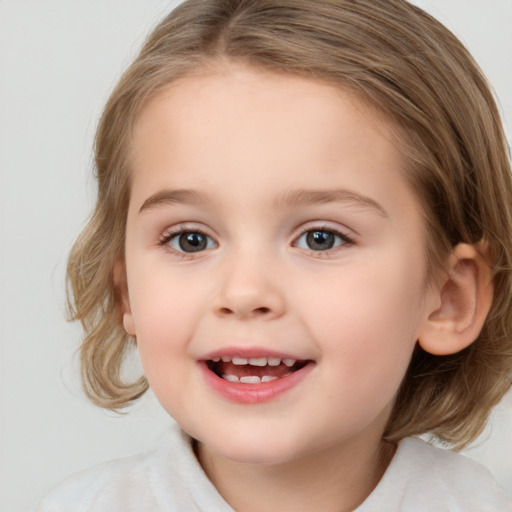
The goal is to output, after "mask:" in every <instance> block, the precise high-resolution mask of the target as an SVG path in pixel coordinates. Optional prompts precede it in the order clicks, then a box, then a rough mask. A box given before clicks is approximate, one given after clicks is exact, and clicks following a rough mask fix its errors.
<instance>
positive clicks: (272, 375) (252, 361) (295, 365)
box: [206, 356, 307, 384]
mask: <svg viewBox="0 0 512 512" xmlns="http://www.w3.org/2000/svg"><path fill="white" fill-rule="evenodd" d="M206 364H207V366H208V368H209V369H210V370H211V371H212V372H213V373H215V374H216V375H217V376H218V377H221V378H222V379H224V380H227V381H229V382H241V383H242V384H260V383H265V382H272V381H273V380H276V379H282V378H284V377H288V376H289V375H291V374H292V373H294V372H296V371H297V370H300V369H301V368H303V367H304V366H305V365H306V364H307V361H297V360H296V359H289V358H284V359H281V358H279V357H250V358H245V357H233V358H231V357H229V356H224V357H222V358H220V357H216V358H214V359H210V360H208V361H207V362H206Z"/></svg>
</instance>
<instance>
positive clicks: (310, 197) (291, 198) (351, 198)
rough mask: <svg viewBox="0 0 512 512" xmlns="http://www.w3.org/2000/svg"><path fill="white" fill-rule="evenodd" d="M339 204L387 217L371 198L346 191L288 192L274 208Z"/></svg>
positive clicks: (304, 190) (297, 190)
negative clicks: (360, 208) (353, 206)
mask: <svg viewBox="0 0 512 512" xmlns="http://www.w3.org/2000/svg"><path fill="white" fill-rule="evenodd" d="M339 202H342V203H349V204H350V203H352V204H354V205H356V206H362V207H363V208H365V209H368V210H370V211H373V212H374V213H377V214H378V215H379V216H381V217H388V213H387V212H386V210H385V209H384V208H383V207H382V206H381V205H380V204H379V203H377V201H375V200H373V199H372V198H371V197H368V196H365V195H363V194H359V193H358V192H354V191H352V190H346V189H334V190H332V189H328V190H307V189H293V190H288V191H287V192H285V193H284V194H283V196H282V197H280V198H279V199H278V200H277V201H276V206H277V207H280V206H308V205H314V204H327V203H339Z"/></svg>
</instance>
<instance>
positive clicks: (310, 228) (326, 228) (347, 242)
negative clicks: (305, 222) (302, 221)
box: [293, 226, 355, 256]
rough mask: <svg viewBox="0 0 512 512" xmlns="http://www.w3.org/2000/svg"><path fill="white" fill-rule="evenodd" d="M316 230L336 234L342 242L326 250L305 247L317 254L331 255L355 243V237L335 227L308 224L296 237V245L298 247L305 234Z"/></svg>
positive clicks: (294, 243)
mask: <svg viewBox="0 0 512 512" xmlns="http://www.w3.org/2000/svg"><path fill="white" fill-rule="evenodd" d="M314 232H316V233H330V234H332V235H334V236H335V237H338V238H339V239H340V240H341V243H339V244H338V245H336V246H334V247H331V248H329V249H326V250H315V249H311V248H303V249H305V250H307V251H310V253H311V254H314V255H315V256H323V255H329V254H331V253H332V252H334V251H336V250H339V248H340V247H342V246H345V245H355V240H354V239H353V238H351V237H349V236H348V235H347V234H345V233H342V232H341V231H339V230H337V229H334V228H332V227H330V226H308V227H306V228H304V229H303V230H302V231H301V233H300V235H299V236H298V237H296V238H295V240H294V242H293V245H294V247H298V245H297V243H298V242H299V240H300V239H301V238H302V237H303V236H304V235H306V234H307V233H314Z"/></svg>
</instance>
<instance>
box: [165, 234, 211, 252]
mask: <svg viewBox="0 0 512 512" xmlns="http://www.w3.org/2000/svg"><path fill="white" fill-rule="evenodd" d="M164 243H165V244H167V245H168V246H169V247H171V249H174V250H175V251H178V252H186V253H193V252H201V251H206V250H208V249H215V248H216V247H217V243H216V242H215V241H214V240H213V238H212V237H210V236H208V235H206V234H204V233H202V232H201V231H180V232H178V233H172V234H170V235H169V236H167V237H166V239H165V241H164Z"/></svg>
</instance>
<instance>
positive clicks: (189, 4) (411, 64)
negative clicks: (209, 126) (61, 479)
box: [68, 0, 512, 447]
mask: <svg viewBox="0 0 512 512" xmlns="http://www.w3.org/2000/svg"><path fill="white" fill-rule="evenodd" d="M219 59H228V60H232V61H233V60H234V61H241V62H244V63H248V64H250V65H252V66H256V67H259V68H263V69H266V70H270V71H275V72H279V73H289V74H295V75H300V76H303V77H309V78H311V79H315V80H321V81H327V82H330V83H333V84H336V85H338V86H340V87H343V88H345V89H347V90H350V91H353V92H355V93H356V94H358V95H359V96H360V97H362V98H364V99H366V100H367V101H368V102H369V103H371V104H372V105H373V106H374V107H376V108H377V109H378V110H379V111H380V112H382V113H383V114H384V115H385V117H386V118H387V119H389V120H391V121H392V123H391V124H392V125H393V126H397V127H398V129H397V130H396V134H395V135H396V136H397V137H399V139H400V140H399V145H400V149H401V150H402V151H403V153H404V155H405V157H406V162H407V164H408V165H407V179H408V180H409V181H410V183H411V186H412V187H413V189H414V191H415V192H416V194H417V196H418V198H419V200H420V202H421V204H422V207H423V210H424V214H425V221H426V222H425V224H426V228H427V240H428V242H427V258H428V261H429V264H430V266H431V269H439V268H442V262H443V261H445V256H446V255H447V254H448V252H449V251H450V250H451V249H452V248H453V247H454V246H455V245H456V244H457V243H459V242H467V243H476V242H478V241H480V240H485V241H486V242H487V243H488V245H489V249H490V253H491V255H492V260H493V261H492V273H493V285H494V290H495V292H494V302H493V306H492V309H491V312H490V314H489V316H488V319H487V321H486V323H485V325H484V328H483V330H482V332H481V334H480V336H479V337H478V339H477V340H476V341H475V342H474V343H473V344H472V345H471V346H470V347H468V348H467V349H465V350H463V351H462V352H459V353H457V354H454V355H451V356H434V355H431V354H428V353H426V352H424V351H423V350H422V349H421V348H419V347H418V348H417V349H416V351H415V353H414V356H413V358H412V361H411V364H410V367H409V370H408V373H407V375H406V377H405V379H404V382H403V384H402V386H401V389H400V391H399V394H398V397H397V400H396V404H395V408H394V411H393V413H392V415H391V418H390V422H389V424H388V427H387V430H386V433H385V438H386V439H389V440H394V441H395V440H398V439H401V438H403V437H406V436H408V435H412V434H420V433H426V432H430V433H432V434H433V435H435V436H438V437H439V438H441V439H443V440H445V441H447V442H450V443H452V444H453V445H454V446H456V447H462V446H464V445H465V444H467V443H468V442H470V441H471V440H473V439H474V438H475V437H476V436H477V435H478V434H479V433H480V432H481V430H482V428H483V427H484V425H485V420H486V418H487V416H488V414H489V411H490V409H491V408H492V407H493V406H494V405H495V404H496V403H497V402H498V401H499V400H500V398H501V397H502V396H503V394H504V393H505V392H506V391H507V389H508V388H509V387H510V386H511V383H512V342H511V339H512V302H511V301H512V273H511V272H512V271H511V268H512V265H511V259H512V183H511V175H510V164H509V160H508V154H507V144H506V141H505V137H504V133H503V128H502V125H501V121H500V118H499V114H498V111H497V108H496V104H495V102H494V99H493V97H492V94H491V92H490V91H489V87H488V84H487V83H486V80H485V78H484V77H483V75H482V73H481V72H480V70H479V68H478V67H477V65H476V64H475V62H474V61H473V59H472V57H471V56H470V55H469V53H468V52H467V50H466V49H465V48H464V47H463V45H462V44H461V43H460V42H459V41H458V40H457V39H456V37H455V36H454V35H453V34H452V33H450V32H449V31H448V30H447V29H446V28H445V27H443V26H442V25H441V24H440V23H439V22H437V21H436V20H435V19H433V18H432V17H430V16H429V15H428V14H426V13H425V12H423V11H422V10H421V9H419V8H417V7H414V6H412V5H411V4H409V3H408V2H406V1H404V0H320V1H319V0H314V1H313V0H281V1H279V2H275V1H273V0H188V1H186V2H184V3H183V4H181V5H180V6H179V7H178V8H176V9H175V10H174V11H173V12H171V13H170V14H169V15H168V16H167V17H166V18H165V19H164V20H163V21H162V22H161V23H160V24H159V25H158V26H157V27H156V29H155V30H154V31H153V33H152V34H151V35H150V37H149V39H148V40H147V42H146V43H145V45H144V46H143V48H142V50H141V52H140V54H139V55H138V57H137V58H136V60H135V62H134V63H133V64H132V65H131V66H130V67H129V68H128V70H127V71H126V72H125V74H124V75H123V77H122V78H121V80H120V82H119V84H118V85H117V87H116V88H115V90H114V91H113V93H112V95H111V97H110V99H109V101H108V103H107V105H106V107H105V111H104V113H103V117H102V119H101V122H100V125H99V128H98V132H97V138H96V148H95V149H96V167H97V180H98V198H97V203H96V208H95V211H94V213H93V215H92V218H91V220H90V221H89V224H88V225H87V227H86V228H85V229H84V231H83V233H82V234H81V236H80V237H79V238H78V240H77V242H76V243H75V245H74V247H73V249H72V252H71V255H70V259H69V265H68V285H69V307H70V312H71V317H72V319H75V320H76V319H78V320H80V321H81V322H82V324H83V327H84V329H85V333H86V336H85V339H84V340H83V343H82V346H81V362H82V377H83V383H84V387H85V390H86V392H87V394H88V396H89V397H90V399H91V400H92V401H93V402H94V403H96V404H98V405H100V406H101V407H106V408H110V409H120V408H122V407H124V406H126V405H127V404H129V403H130V402H131V401H133V400H135V399H136V398H138V397H140V396H141V395H142V394H143V393H144V392H145V391H146V389H147V387H148V385H147V382H146V380H145V378H144V377H142V378H140V379H139V380H138V381H136V382H134V383H125V382H124V380H123V378H122V375H121V367H122V363H123V360H124V358H125V356H126V354H127V353H128V351H129V349H130V346H132V345H133V340H130V338H128V337H127V336H126V333H125V331H124V329H123V326H122V321H121V311H120V298H119V297H118V296H117V292H116V289H115V286H114V268H115V263H116V262H118V261H122V259H123V251H124V236H125V222H126V215H127V209H128V201H129V194H130V172H129V156H130V139H131V131H132V127H133V125H134V123H135V121H136V119H137V117H138V115H139V113H140V111H141V109H142V108H143V107H144V105H145V104H146V103H147V101H148V100H149V99H150V98H152V97H154V96H155V94H157V92H159V91H160V90H161V89H162V88H163V87H165V86H166V85H167V84H169V83H171V82H173V81H176V80H178V79H179V78H180V77H184V76H186V75H190V74H191V73H194V72H196V71H201V70H204V69H205V66H211V65H214V64H215V62H218V61H219Z"/></svg>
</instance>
